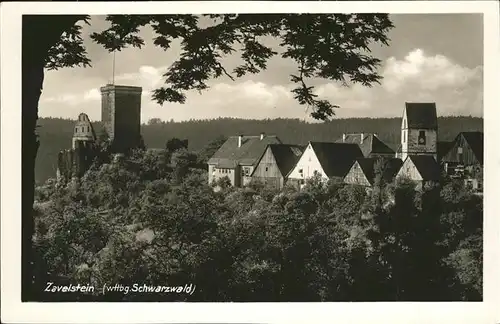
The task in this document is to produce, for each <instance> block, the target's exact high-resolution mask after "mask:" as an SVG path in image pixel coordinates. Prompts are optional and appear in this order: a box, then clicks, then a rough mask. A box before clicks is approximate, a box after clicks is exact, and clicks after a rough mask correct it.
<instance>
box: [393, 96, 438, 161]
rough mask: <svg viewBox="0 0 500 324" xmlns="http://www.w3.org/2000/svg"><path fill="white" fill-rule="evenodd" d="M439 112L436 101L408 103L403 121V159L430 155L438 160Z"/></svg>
mask: <svg viewBox="0 0 500 324" xmlns="http://www.w3.org/2000/svg"><path fill="white" fill-rule="evenodd" d="M437 133H438V125H437V112H436V104H435V103H408V102H407V103H406V104H405V109H404V111H403V119H402V123H401V159H402V160H403V161H404V160H405V159H406V158H407V157H408V155H429V156H432V157H434V158H435V159H436V160H437Z"/></svg>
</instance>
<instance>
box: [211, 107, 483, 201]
mask: <svg viewBox="0 0 500 324" xmlns="http://www.w3.org/2000/svg"><path fill="white" fill-rule="evenodd" d="M437 138H438V123H437V109H436V104H435V103H405V106H404V110H403V116H402V119H401V143H400V146H399V148H398V150H397V151H396V152H395V151H394V150H392V149H391V148H390V147H389V146H388V145H386V144H385V143H384V142H383V141H382V140H380V139H379V138H378V137H377V134H369V133H362V132H361V133H357V134H343V136H342V138H338V139H334V140H333V141H332V142H314V141H310V142H309V143H308V144H307V145H305V146H301V145H295V144H284V143H282V142H281V141H280V139H279V138H278V137H277V136H271V135H268V136H266V135H265V134H260V135H259V136H244V135H239V136H232V137H230V138H229V139H228V140H227V141H226V143H224V144H223V145H222V147H221V148H220V149H219V150H218V151H217V152H216V153H215V155H214V156H213V157H212V158H211V159H210V160H209V161H208V177H209V182H213V181H217V180H219V179H221V178H224V177H227V178H229V180H230V181H231V184H232V185H234V186H245V185H248V184H249V183H251V182H252V181H258V182H262V183H266V184H268V185H273V186H276V187H278V188H283V187H284V185H285V184H291V185H294V186H297V187H299V188H300V187H302V186H303V185H304V184H305V182H306V180H308V179H310V178H312V177H314V176H318V177H320V178H322V179H325V180H326V179H336V180H339V181H343V182H345V183H349V184H356V185H361V186H366V187H371V186H372V185H373V184H374V180H375V174H376V171H375V169H376V164H377V161H379V160H383V161H384V162H385V168H384V170H383V177H384V178H385V180H386V181H389V182H390V181H393V180H394V179H397V178H403V177H404V178H408V179H410V180H413V181H416V182H418V183H419V184H420V185H423V184H425V183H426V182H438V181H439V180H440V177H441V175H442V173H443V172H445V173H446V174H448V175H449V176H451V177H455V178H461V179H464V180H465V181H466V182H467V184H468V185H469V186H470V187H472V188H471V189H473V190H476V191H481V190H482V188H481V187H480V181H478V179H477V177H476V175H478V174H479V173H480V170H481V169H482V165H483V133H482V132H463V133H459V134H458V135H457V136H456V138H455V140H454V141H452V142H438V140H437Z"/></svg>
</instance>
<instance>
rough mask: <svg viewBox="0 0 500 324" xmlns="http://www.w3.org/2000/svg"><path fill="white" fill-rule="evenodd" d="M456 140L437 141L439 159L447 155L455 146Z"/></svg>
mask: <svg viewBox="0 0 500 324" xmlns="http://www.w3.org/2000/svg"><path fill="white" fill-rule="evenodd" d="M453 144H454V142H445V141H442V142H437V155H438V160H441V157H443V156H445V155H446V154H447V153H448V152H449V151H450V150H451V148H452V147H453Z"/></svg>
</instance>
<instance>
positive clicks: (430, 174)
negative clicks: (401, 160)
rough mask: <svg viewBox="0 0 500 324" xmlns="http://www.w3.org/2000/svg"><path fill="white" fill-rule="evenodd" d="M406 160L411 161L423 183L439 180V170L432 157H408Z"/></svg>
mask: <svg viewBox="0 0 500 324" xmlns="http://www.w3.org/2000/svg"><path fill="white" fill-rule="evenodd" d="M408 159H411V161H412V162H413V164H414V165H415V168H417V170H418V172H419V173H420V175H421V176H422V179H423V180H424V181H429V180H430V181H438V180H439V179H440V177H441V169H440V167H439V164H438V163H437V161H436V160H435V159H434V157H432V156H430V155H409V156H408Z"/></svg>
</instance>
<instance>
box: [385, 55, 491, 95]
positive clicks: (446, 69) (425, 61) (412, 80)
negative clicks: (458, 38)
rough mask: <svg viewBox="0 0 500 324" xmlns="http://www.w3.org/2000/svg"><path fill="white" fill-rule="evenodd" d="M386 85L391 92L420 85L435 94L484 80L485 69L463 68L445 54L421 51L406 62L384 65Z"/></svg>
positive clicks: (398, 61)
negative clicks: (482, 77) (431, 54)
mask: <svg viewBox="0 0 500 324" xmlns="http://www.w3.org/2000/svg"><path fill="white" fill-rule="evenodd" d="M382 74H383V76H384V82H383V85H384V87H385V88H386V89H387V91H389V92H397V91H400V90H401V87H404V86H409V85H411V86H417V87H420V88H422V89H424V90H429V91H434V90H438V89H441V88H447V87H461V86H465V85H467V84H468V83H469V82H470V81H471V80H474V79H478V78H481V74H482V68H481V67H476V68H473V69H470V68H467V67H463V66H460V65H458V64H456V63H454V62H452V61H451V60H450V59H448V58H447V57H445V56H443V55H434V56H428V55H426V54H425V53H424V51H423V50H421V49H415V50H413V51H411V52H410V53H408V55H406V57H405V58H404V59H403V60H398V59H396V58H395V57H390V58H389V59H387V62H386V64H385V66H384V69H383V72H382Z"/></svg>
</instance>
